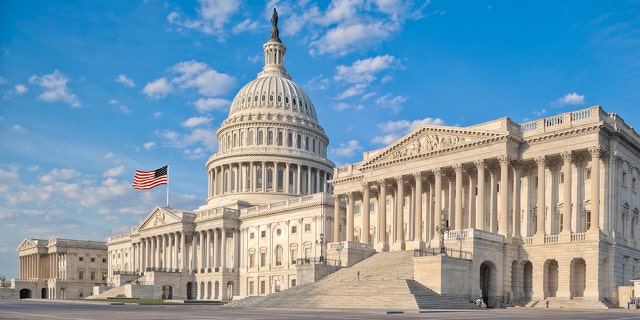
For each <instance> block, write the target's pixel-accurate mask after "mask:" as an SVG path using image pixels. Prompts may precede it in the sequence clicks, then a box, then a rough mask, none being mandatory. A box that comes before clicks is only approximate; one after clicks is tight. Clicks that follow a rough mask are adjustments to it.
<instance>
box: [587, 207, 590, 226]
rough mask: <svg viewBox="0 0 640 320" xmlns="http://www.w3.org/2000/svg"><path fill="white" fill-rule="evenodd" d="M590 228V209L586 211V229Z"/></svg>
mask: <svg viewBox="0 0 640 320" xmlns="http://www.w3.org/2000/svg"><path fill="white" fill-rule="evenodd" d="M589 229H591V210H589V211H587V230H589Z"/></svg>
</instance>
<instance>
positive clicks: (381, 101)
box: [376, 93, 407, 112]
mask: <svg viewBox="0 0 640 320" xmlns="http://www.w3.org/2000/svg"><path fill="white" fill-rule="evenodd" d="M406 101H407V97H403V96H395V97H394V96H392V95H391V94H390V93H389V94H386V95H384V96H382V97H379V98H378V99H376V105H378V106H379V107H381V108H385V109H391V110H393V112H399V111H400V109H402V104H404V103H405V102H406Z"/></svg>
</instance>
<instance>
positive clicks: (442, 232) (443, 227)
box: [436, 213, 451, 255]
mask: <svg viewBox="0 0 640 320" xmlns="http://www.w3.org/2000/svg"><path fill="white" fill-rule="evenodd" d="M446 218H447V217H446V216H445V214H444V213H443V214H441V215H440V225H439V226H436V232H438V233H440V253H441V254H445V255H446V254H447V250H446V248H445V247H444V235H445V233H447V232H449V230H451V228H449V226H448V225H447V220H446Z"/></svg>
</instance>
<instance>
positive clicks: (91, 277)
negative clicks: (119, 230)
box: [11, 238, 108, 299]
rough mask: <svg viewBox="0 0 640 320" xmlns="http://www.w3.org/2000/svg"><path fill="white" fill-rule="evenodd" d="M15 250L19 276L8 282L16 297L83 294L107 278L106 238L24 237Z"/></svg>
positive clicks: (59, 297) (67, 297)
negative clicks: (99, 240)
mask: <svg viewBox="0 0 640 320" xmlns="http://www.w3.org/2000/svg"><path fill="white" fill-rule="evenodd" d="M17 251H18V256H19V260H20V277H19V278H18V279H15V280H13V281H12V284H11V287H12V288H13V289H14V290H15V297H16V298H41V299H72V298H75V299H77V298H83V297H87V296H90V295H91V294H92V290H93V286H94V285H96V284H99V283H106V281H107V261H108V259H107V244H106V243H105V242H97V241H82V240H70V239H58V238H52V239H50V240H40V239H25V240H24V241H22V243H21V244H20V246H19V247H18V249H17Z"/></svg>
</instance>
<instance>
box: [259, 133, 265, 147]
mask: <svg viewBox="0 0 640 320" xmlns="http://www.w3.org/2000/svg"><path fill="white" fill-rule="evenodd" d="M263 140H264V134H263V133H262V131H258V145H262V143H263Z"/></svg>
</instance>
